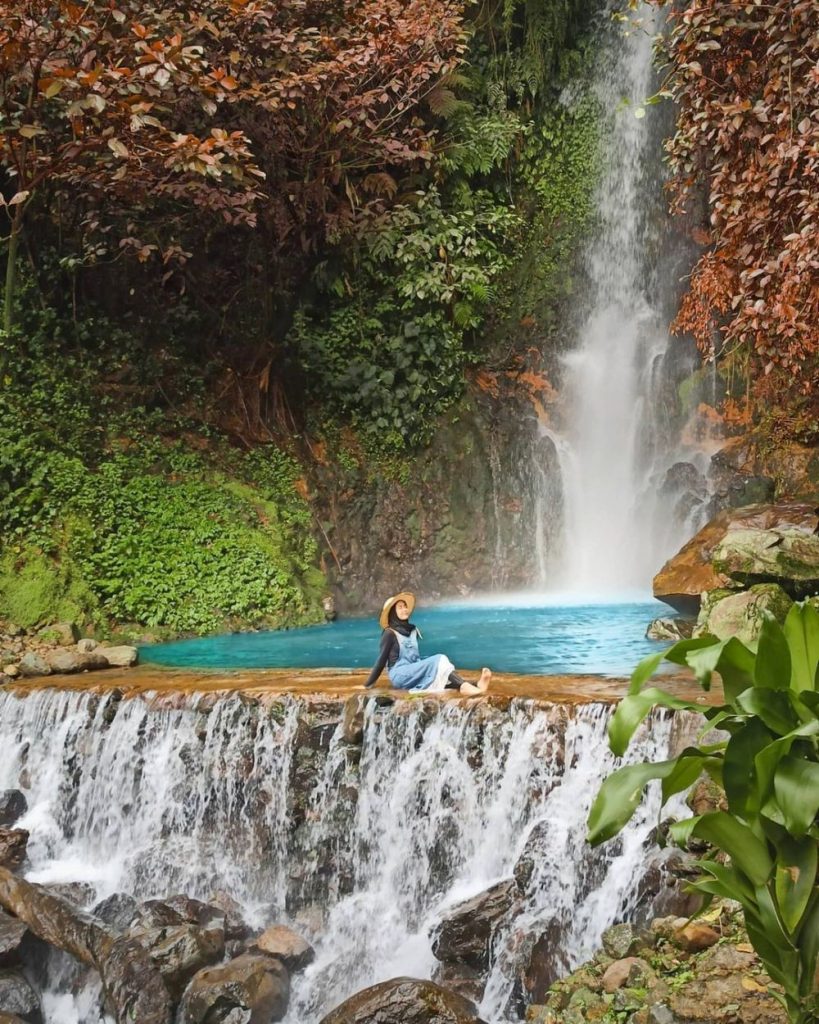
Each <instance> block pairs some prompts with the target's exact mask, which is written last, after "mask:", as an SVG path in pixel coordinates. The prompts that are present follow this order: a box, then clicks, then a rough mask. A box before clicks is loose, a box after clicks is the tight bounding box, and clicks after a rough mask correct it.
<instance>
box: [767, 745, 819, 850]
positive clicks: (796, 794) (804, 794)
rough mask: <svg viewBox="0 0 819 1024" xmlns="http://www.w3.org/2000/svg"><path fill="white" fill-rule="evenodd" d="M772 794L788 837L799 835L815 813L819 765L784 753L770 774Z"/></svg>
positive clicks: (818, 797)
mask: <svg viewBox="0 0 819 1024" xmlns="http://www.w3.org/2000/svg"><path fill="white" fill-rule="evenodd" d="M774 795H775V797H776V802H777V804H778V806H779V809H780V810H781V811H782V817H783V819H784V822H785V827H786V828H787V830H788V831H789V832H790V833H791V835H792V836H803V835H805V833H806V832H807V831H808V829H809V828H810V827H811V825H812V824H813V823H814V821H815V820H816V815H817V814H818V813H819V764H817V763H816V762H815V761H808V760H806V759H805V758H803V757H793V756H791V755H790V754H787V755H785V756H784V757H782V758H781V759H780V761H779V764H778V765H777V766H776V771H775V773H774Z"/></svg>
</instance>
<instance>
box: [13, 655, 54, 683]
mask: <svg viewBox="0 0 819 1024" xmlns="http://www.w3.org/2000/svg"><path fill="white" fill-rule="evenodd" d="M19 669H20V673H21V675H24V676H28V677H31V676H50V675H51V666H50V665H49V664H48V662H47V661H46V660H45V658H44V657H43V656H42V654H38V653H37V652H36V651H28V652H27V653H26V654H24V655H23V657H22V658H21V659H20V664H19Z"/></svg>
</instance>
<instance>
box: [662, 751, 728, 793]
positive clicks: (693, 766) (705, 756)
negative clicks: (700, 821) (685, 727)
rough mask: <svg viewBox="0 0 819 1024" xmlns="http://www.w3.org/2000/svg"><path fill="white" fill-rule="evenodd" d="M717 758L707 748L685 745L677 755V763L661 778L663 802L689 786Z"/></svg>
mask: <svg viewBox="0 0 819 1024" xmlns="http://www.w3.org/2000/svg"><path fill="white" fill-rule="evenodd" d="M717 761H718V759H717V758H715V757H711V756H710V755H709V751H708V749H706V750H700V749H699V748H698V747H686V748H685V750H683V751H681V753H679V754H678V755H677V763H676V765H675V766H674V768H673V769H672V770H671V772H670V773H669V774H668V775H666V776H665V777H664V778H663V803H665V802H666V801H667V800H668V799H670V797H672V796H674V794H675V793H681V792H682V791H683V790H685V789H690V788H691V786H693V785H694V783H695V782H696V781H697V779H698V778H699V777H700V775H702V773H703V771H707V770H708V769H709V768H710V767H711V766H712V763H713V762H717Z"/></svg>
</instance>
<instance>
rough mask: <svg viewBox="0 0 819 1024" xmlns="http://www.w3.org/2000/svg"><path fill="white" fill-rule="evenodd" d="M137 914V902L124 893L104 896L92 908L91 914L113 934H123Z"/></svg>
mask: <svg viewBox="0 0 819 1024" xmlns="http://www.w3.org/2000/svg"><path fill="white" fill-rule="evenodd" d="M136 912H137V901H136V900H135V899H134V897H133V896H129V895H128V893H126V892H115V893H112V894H111V895H110V896H106V897H105V899H104V900H100V902H99V903H98V904H97V905H96V906H95V907H94V909H93V911H92V913H93V915H94V917H98V918H99V919H100V920H101V921H104V922H105V924H107V925H108V927H109V928H113V929H114V931H115V932H124V931H127V930H128V926H129V925H130V924H131V922H132V921H133V919H134V917H135V916H136Z"/></svg>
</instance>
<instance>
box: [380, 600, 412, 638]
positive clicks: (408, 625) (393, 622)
mask: <svg viewBox="0 0 819 1024" xmlns="http://www.w3.org/2000/svg"><path fill="white" fill-rule="evenodd" d="M387 622H388V624H389V627H390V629H394V630H395V632H396V633H400V634H401V636H409V635H410V633H411V632H412V631H413V630H414V629H415V626H414V625H413V623H412V622H410V621H409V620H407V621H406V622H403V621H402V620H401V619H399V618H398V613H397V612H396V610H395V605H393V606H392V608H390V614H389V615H388V616H387Z"/></svg>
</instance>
